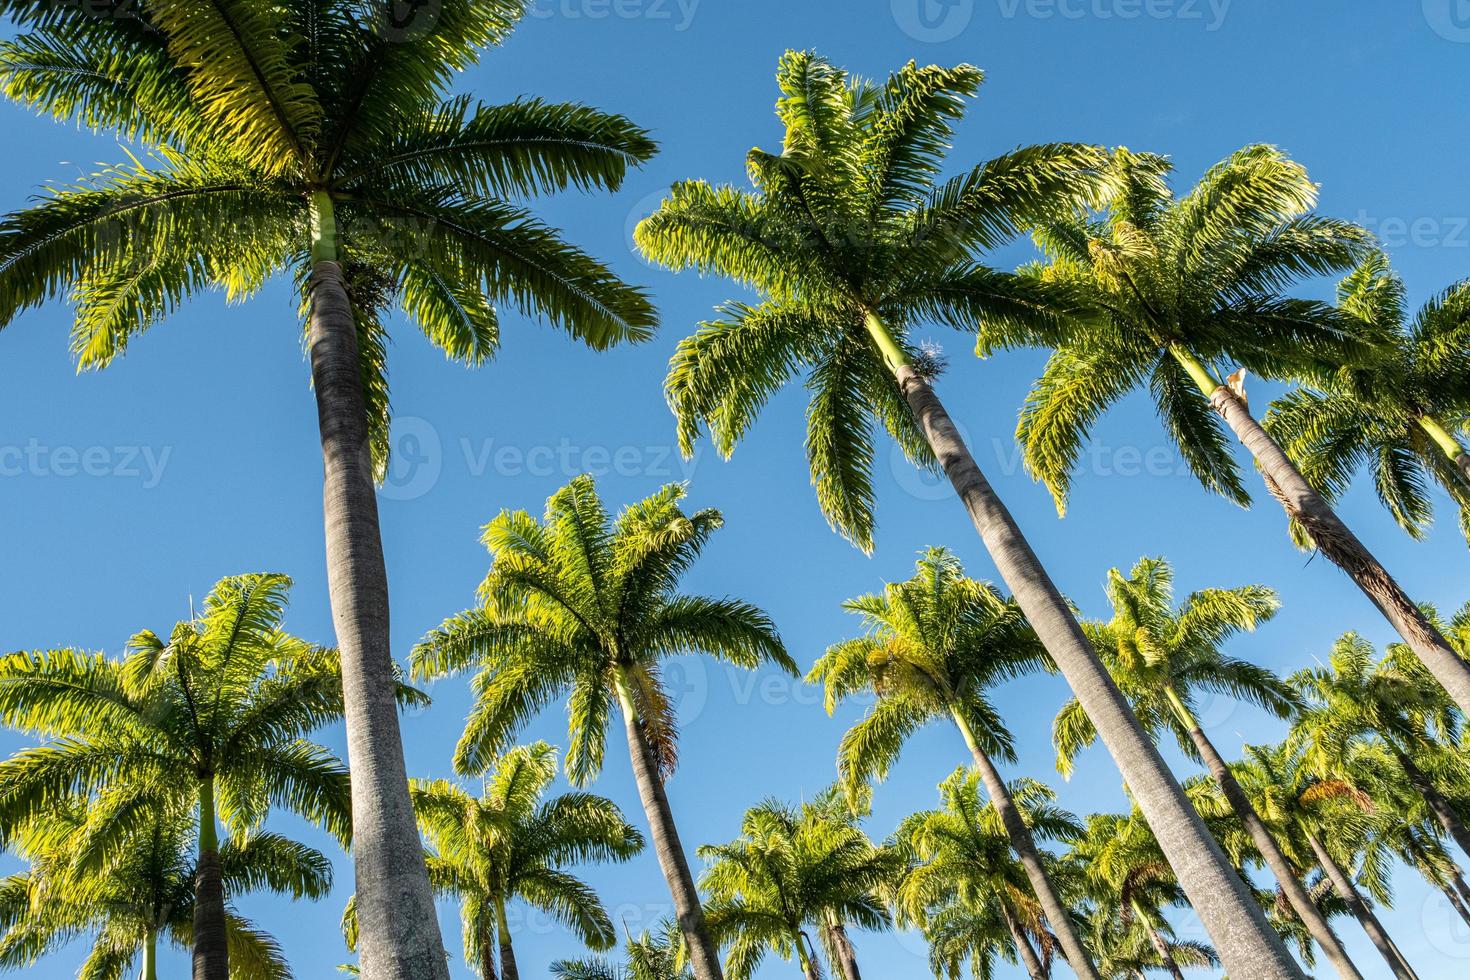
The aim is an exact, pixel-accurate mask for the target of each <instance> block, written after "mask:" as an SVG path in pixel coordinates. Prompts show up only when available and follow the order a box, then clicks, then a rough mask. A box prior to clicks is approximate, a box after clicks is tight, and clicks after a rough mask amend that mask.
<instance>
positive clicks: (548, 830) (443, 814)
mask: <svg viewBox="0 0 1470 980" xmlns="http://www.w3.org/2000/svg"><path fill="white" fill-rule="evenodd" d="M556 773H557V760H556V750H555V749H554V748H553V747H552V746H550V745H547V744H546V743H545V742H537V743H536V744H534V745H531V746H524V747H519V748H515V749H512V750H511V751H510V752H507V753H506V754H505V755H503V756H501V757H500V758H499V759H496V760H494V762H493V763H492V766H491V775H490V776H489V777H488V778H487V780H486V783H485V791H484V794H483V795H482V796H480V797H475V796H472V795H470V794H469V793H467V792H465V791H464V790H463V789H461V788H460V787H458V786H456V785H455V784H453V783H451V782H449V781H447V780H434V781H432V782H426V781H422V780H415V781H414V783H413V787H412V793H413V802H414V809H415V811H416V812H417V814H418V818H419V824H420V826H421V827H422V829H423V832H424V838H425V840H426V842H427V844H428V848H429V855H428V865H429V880H430V882H431V883H432V884H433V885H434V886H435V888H436V889H437V890H438V891H440V892H443V893H448V894H452V895H455V896H457V897H458V898H459V900H460V903H461V916H462V918H463V921H464V932H465V958H466V960H467V961H470V962H472V963H478V962H479V956H480V952H481V943H482V939H481V937H483V936H485V935H489V934H493V931H494V925H493V923H494V919H495V915H496V910H497V908H498V907H500V908H503V906H504V904H505V903H506V902H508V901H509V900H511V899H514V898H518V899H521V900H522V901H525V902H528V903H530V904H531V905H533V906H535V907H536V908H538V909H541V910H542V911H544V912H546V913H547V914H549V915H551V916H552V917H554V918H555V919H557V920H559V921H561V922H562V923H564V924H565V925H567V926H568V927H569V928H570V929H571V930H572V931H573V933H575V934H576V936H577V938H578V939H579V940H581V941H582V942H583V943H585V944H586V945H588V946H590V947H591V948H593V949H609V948H611V947H612V945H613V944H614V943H615V942H616V941H617V933H616V931H615V930H614V928H613V922H612V920H611V919H610V918H609V917H608V914H607V910H606V909H605V908H603V905H602V902H601V901H600V900H599V899H598V897H597V894H596V893H595V892H594V891H593V890H592V889H591V887H590V886H588V885H587V884H586V883H585V882H583V881H581V880H580V879H578V878H577V877H575V876H574V875H572V874H570V873H569V872H567V871H565V870H564V867H565V866H566V865H571V864H585V863H591V862H600V861H626V860H627V859H629V858H631V857H633V856H634V855H635V854H637V853H638V852H639V851H641V850H642V849H643V835H642V834H640V833H639V832H638V831H637V830H635V829H634V828H633V827H632V826H631V825H630V824H629V823H628V822H627V821H626V820H624V819H623V814H622V812H621V811H620V810H619V809H618V807H617V806H616V805H615V804H614V803H613V802H612V801H611V800H607V799H604V798H603V797H600V796H593V795H591V794H587V793H567V794H563V795H559V796H555V797H553V798H551V799H549V800H548V799H546V798H545V797H546V792H547V790H548V788H549V787H550V786H551V784H552V782H553V781H554V780H555V779H556ZM487 926H489V928H488V929H487V928H486V927H487Z"/></svg>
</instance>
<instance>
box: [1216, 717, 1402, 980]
mask: <svg viewBox="0 0 1470 980" xmlns="http://www.w3.org/2000/svg"><path fill="white" fill-rule="evenodd" d="M1231 770H1232V772H1233V773H1234V774H1235V777H1236V779H1237V781H1238V782H1239V783H1240V785H1241V787H1242V789H1244V791H1245V793H1246V795H1247V796H1248V797H1249V798H1250V800H1251V805H1252V806H1253V807H1254V808H1255V810H1256V812H1257V813H1259V814H1260V815H1261V818H1262V819H1263V820H1265V821H1266V822H1267V824H1268V825H1269V826H1270V827H1271V828H1272V830H1273V831H1274V833H1275V836H1276V839H1277V841H1278V842H1279V843H1280V844H1281V847H1282V849H1283V850H1284V851H1286V852H1287V853H1288V855H1291V856H1292V860H1293V863H1294V864H1295V865H1296V866H1297V867H1306V866H1309V865H1310V864H1311V863H1315V864H1316V865H1317V866H1318V867H1319V868H1321V870H1322V873H1323V875H1324V877H1325V878H1326V880H1327V881H1328V882H1330V883H1331V885H1332V888H1333V890H1334V891H1336V892H1337V895H1338V897H1340V898H1341V899H1342V900H1343V901H1344V902H1346V903H1347V907H1348V911H1349V912H1351V913H1352V915H1353V917H1354V918H1356V919H1357V920H1358V923H1359V925H1361V926H1362V928H1363V931H1364V932H1365V933H1366V934H1367V935H1368V938H1369V939H1370V940H1371V941H1372V942H1373V945H1374V947H1375V948H1376V949H1377V950H1378V952H1379V955H1381V956H1382V957H1383V959H1384V962H1385V963H1387V964H1388V967H1389V969H1390V970H1391V971H1392V972H1393V975H1394V976H1395V977H1398V978H1399V980H1413V978H1414V977H1415V973H1414V970H1413V968H1412V967H1411V966H1409V963H1408V961H1407V960H1406V959H1405V958H1404V956H1403V953H1402V952H1401V951H1400V950H1399V948H1398V946H1397V945H1396V944H1395V943H1394V941H1393V939H1392V938H1391V937H1390V936H1389V934H1388V931H1387V930H1386V929H1384V927H1383V923H1382V922H1380V921H1379V919H1378V916H1377V915H1376V914H1375V913H1374V911H1373V909H1372V907H1371V906H1370V905H1369V904H1368V901H1367V899H1365V898H1364V897H1363V894H1362V892H1361V891H1360V890H1359V889H1358V886H1357V884H1356V883H1355V882H1354V881H1353V877H1352V874H1351V858H1352V856H1353V853H1354V851H1355V850H1357V849H1359V848H1360V847H1363V849H1364V850H1366V846H1365V845H1367V843H1368V840H1369V838H1370V836H1371V833H1372V823H1373V803H1372V800H1371V798H1369V796H1368V794H1366V793H1365V792H1364V791H1363V790H1361V789H1359V788H1357V787H1356V786H1354V785H1352V784H1351V783H1350V782H1348V781H1346V780H1343V779H1337V778H1322V777H1320V776H1317V775H1316V774H1314V773H1313V772H1312V771H1311V769H1309V768H1308V766H1307V765H1306V764H1305V762H1304V760H1303V755H1302V752H1301V751H1300V750H1298V749H1295V748H1293V747H1292V746H1291V745H1290V744H1289V743H1284V744H1282V745H1279V746H1249V745H1248V746H1246V749H1245V758H1244V760H1242V761H1240V762H1236V763H1234V764H1232V766H1231ZM1381 894H1382V893H1381Z"/></svg>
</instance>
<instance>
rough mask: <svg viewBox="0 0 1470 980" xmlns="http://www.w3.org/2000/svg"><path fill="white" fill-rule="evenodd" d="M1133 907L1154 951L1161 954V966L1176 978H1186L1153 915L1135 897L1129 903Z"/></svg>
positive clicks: (1175, 979) (1176, 979)
mask: <svg viewBox="0 0 1470 980" xmlns="http://www.w3.org/2000/svg"><path fill="white" fill-rule="evenodd" d="M1129 904H1130V905H1131V906H1132V908H1133V915H1134V916H1135V917H1136V918H1137V919H1138V921H1139V923H1140V924H1141V925H1142V926H1143V931H1144V932H1145V933H1147V934H1148V941H1149V943H1150V944H1151V945H1152V946H1153V948H1154V952H1155V953H1158V954H1159V966H1161V967H1162V968H1164V969H1165V970H1168V971H1169V974H1170V975H1171V976H1172V977H1174V980H1184V974H1183V973H1181V972H1180V970H1179V964H1178V963H1177V962H1176V961H1175V960H1174V954H1173V953H1171V952H1170V951H1169V944H1168V943H1166V942H1164V937H1163V936H1161V935H1159V930H1158V927H1156V926H1155V925H1154V920H1153V917H1152V916H1150V915H1149V914H1148V912H1147V910H1145V909H1144V907H1143V906H1142V905H1140V904H1139V903H1138V899H1137V898H1135V899H1133V900H1132V901H1131V902H1130V903H1129Z"/></svg>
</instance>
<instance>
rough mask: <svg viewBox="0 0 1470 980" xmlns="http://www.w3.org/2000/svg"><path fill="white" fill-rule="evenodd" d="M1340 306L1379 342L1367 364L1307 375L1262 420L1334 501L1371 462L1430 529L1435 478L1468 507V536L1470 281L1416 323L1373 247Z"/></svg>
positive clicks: (1393, 497) (1388, 492) (1412, 520)
mask: <svg viewBox="0 0 1470 980" xmlns="http://www.w3.org/2000/svg"><path fill="white" fill-rule="evenodd" d="M1337 303H1338V306H1339V307H1340V308H1341V309H1342V310H1343V311H1344V312H1345V313H1347V314H1348V315H1349V316H1350V317H1353V318H1354V319H1356V320H1359V321H1361V322H1362V324H1363V328H1364V330H1365V332H1366V333H1367V334H1368V335H1369V336H1371V337H1372V338H1373V339H1374V341H1375V342H1376V344H1377V345H1378V354H1377V356H1375V357H1374V358H1373V359H1372V361H1370V362H1369V363H1368V364H1365V365H1361V366H1359V365H1348V366H1344V367H1341V368H1339V369H1338V370H1336V371H1331V372H1326V373H1321V374H1318V375H1316V376H1307V377H1304V378H1302V379H1301V380H1302V381H1303V382H1304V383H1305V384H1306V385H1308V387H1307V388H1303V389H1298V390H1297V391H1293V392H1291V393H1289V394H1287V395H1286V396H1284V397H1283V398H1281V399H1279V400H1277V401H1276V402H1274V403H1273V404H1272V406H1271V408H1270V410H1269V411H1267V412H1266V415H1265V418H1263V419H1262V420H1261V424H1262V425H1263V426H1265V428H1266V431H1267V432H1268V433H1270V434H1271V437H1272V438H1274V439H1275V440H1276V441H1277V442H1279V443H1280V444H1281V446H1282V448H1283V449H1285V450H1286V453H1287V455H1288V456H1290V457H1291V459H1292V461H1293V462H1295V463H1296V464H1297V466H1298V467H1299V468H1300V469H1301V472H1302V476H1303V477H1305V478H1306V480H1307V482H1308V483H1310V484H1311V485H1312V488H1313V489H1314V490H1316V491H1317V492H1318V493H1319V494H1321V495H1322V498H1323V499H1324V500H1326V501H1328V502H1329V503H1332V502H1334V501H1335V500H1336V499H1337V497H1338V496H1339V495H1340V494H1341V493H1343V492H1344V491H1345V490H1346V489H1347V487H1348V485H1349V483H1351V481H1352V478H1353V476H1354V474H1355V473H1357V472H1358V471H1359V470H1361V469H1363V468H1364V467H1365V466H1370V467H1371V468H1372V470H1373V486H1374V488H1375V489H1376V490H1377V491H1378V497H1379V499H1380V500H1381V501H1383V504H1384V506H1385V507H1387V508H1388V510H1389V513H1391V514H1393V517H1394V520H1396V521H1398V522H1399V525H1400V526H1401V527H1402V528H1403V529H1404V530H1405V531H1407V532H1409V534H1410V535H1411V536H1413V537H1415V538H1422V537H1423V536H1424V533H1425V530H1426V528H1427V527H1428V525H1429V523H1430V521H1431V520H1432V517H1433V504H1432V503H1431V502H1430V500H1429V496H1428V494H1427V492H1426V491H1427V485H1428V483H1429V482H1430V481H1431V480H1432V481H1434V482H1437V483H1438V484H1440V486H1442V487H1444V489H1445V490H1446V491H1447V492H1448V493H1449V495H1450V497H1451V498H1452V499H1453V500H1454V501H1455V504H1456V505H1457V506H1458V507H1459V510H1460V529H1461V531H1462V532H1463V533H1464V534H1465V535H1466V537H1467V538H1470V453H1467V452H1466V450H1465V448H1464V446H1462V445H1461V444H1460V441H1459V439H1458V438H1456V435H1455V433H1456V431H1457V430H1462V429H1463V427H1464V425H1465V423H1466V422H1467V421H1470V383H1467V381H1466V379H1467V378H1470V353H1467V351H1470V343H1467V340H1470V283H1459V284H1457V285H1455V286H1452V287H1450V288H1449V289H1447V290H1445V291H1444V292H1443V293H1441V294H1440V295H1438V296H1436V297H1434V298H1433V299H1432V300H1430V301H1429V302H1428V303H1426V304H1424V306H1423V307H1421V308H1420V309H1419V312H1418V313H1417V314H1416V315H1415V316H1414V319H1413V322H1412V323H1410V322H1408V314H1407V312H1406V311H1405V309H1404V282H1403V280H1402V279H1400V278H1399V277H1398V276H1397V275H1395V274H1394V272H1393V270H1392V268H1391V267H1390V266H1389V262H1388V257H1387V256H1386V255H1384V254H1383V253H1382V252H1375V253H1373V254H1372V255H1370V256H1369V257H1368V258H1367V259H1365V260H1364V261H1363V262H1362V264H1361V265H1359V266H1358V267H1357V268H1356V269H1354V270H1353V272H1352V274H1351V275H1350V276H1348V277H1347V278H1346V279H1344V280H1343V281H1342V283H1341V285H1339V286H1338V290H1337Z"/></svg>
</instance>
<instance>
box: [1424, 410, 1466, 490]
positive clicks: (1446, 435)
mask: <svg viewBox="0 0 1470 980" xmlns="http://www.w3.org/2000/svg"><path fill="white" fill-rule="evenodd" d="M1419 428H1421V429H1423V430H1424V431H1425V432H1426V433H1428V434H1429V438H1431V439H1433V440H1434V442H1435V445H1437V446H1439V448H1440V450H1441V451H1443V452H1444V454H1445V455H1446V456H1448V457H1449V458H1450V462H1452V463H1454V464H1455V466H1456V467H1458V468H1459V470H1460V473H1461V474H1462V475H1463V476H1464V477H1465V479H1466V480H1470V453H1467V452H1466V451H1465V447H1464V446H1462V445H1460V440H1458V439H1456V438H1455V437H1454V435H1453V434H1452V433H1450V431H1449V430H1448V429H1446V428H1445V427H1444V426H1442V425H1440V424H1439V422H1438V420H1436V419H1432V418H1430V417H1429V416H1428V415H1421V416H1419Z"/></svg>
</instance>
